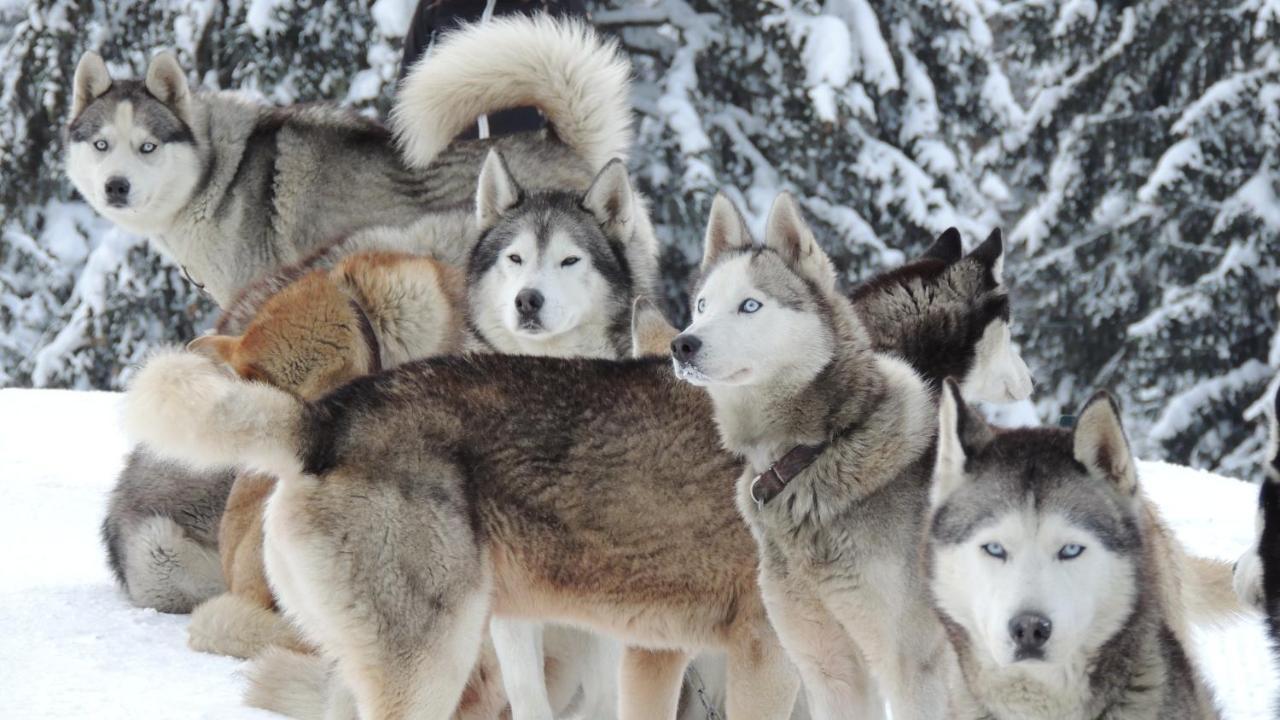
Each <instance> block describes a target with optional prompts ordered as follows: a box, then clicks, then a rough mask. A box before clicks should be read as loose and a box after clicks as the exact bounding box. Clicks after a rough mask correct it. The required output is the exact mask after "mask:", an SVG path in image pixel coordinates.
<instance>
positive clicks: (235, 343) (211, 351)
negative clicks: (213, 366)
mask: <svg viewBox="0 0 1280 720" xmlns="http://www.w3.org/2000/svg"><path fill="white" fill-rule="evenodd" d="M239 346H240V338H239V337H235V336H232V335H201V336H200V337H198V338H196V339H195V340H192V341H191V342H189V343H187V351H188V352H193V353H196V354H197V355H203V356H205V357H207V358H209V359H210V360H213V361H214V362H220V363H226V364H227V365H230V364H231V358H232V357H233V356H234V355H235V352H236V348H237V347H239Z"/></svg>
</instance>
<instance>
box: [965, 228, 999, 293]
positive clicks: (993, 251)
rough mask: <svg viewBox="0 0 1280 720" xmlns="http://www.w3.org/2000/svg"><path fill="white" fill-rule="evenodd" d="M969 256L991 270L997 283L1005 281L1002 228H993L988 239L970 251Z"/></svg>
mask: <svg viewBox="0 0 1280 720" xmlns="http://www.w3.org/2000/svg"><path fill="white" fill-rule="evenodd" d="M969 257H971V258H973V259H974V260H977V261H978V262H980V263H982V266H983V267H985V268H986V269H987V270H989V271H991V276H992V277H994V278H995V280H996V284H997V285H999V284H1003V283H1004V239H1003V238H1002V237H1001V236H1000V228H996V229H995V230H992V231H991V234H990V235H988V236H987V239H986V240H983V241H982V244H981V245H979V246H978V247H976V248H974V249H973V252H971V253H969Z"/></svg>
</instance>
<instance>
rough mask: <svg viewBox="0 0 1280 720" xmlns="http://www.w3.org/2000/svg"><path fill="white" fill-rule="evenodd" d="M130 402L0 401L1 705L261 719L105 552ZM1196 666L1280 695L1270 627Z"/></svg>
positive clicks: (1240, 501) (1240, 637) (1209, 500)
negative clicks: (107, 511) (121, 413)
mask: <svg viewBox="0 0 1280 720" xmlns="http://www.w3.org/2000/svg"><path fill="white" fill-rule="evenodd" d="M119 398H120V396H119V395H118V394H113V393H89V392H71V391H60V390H13V389H9V390H0V468H2V471H0V478H3V482H0V548H4V549H5V551H6V552H7V553H8V557H7V558H6V562H5V569H4V572H3V573H0V698H4V701H3V702H4V714H5V717H13V718H23V719H24V720H43V719H45V718H87V717H92V718H95V720H113V719H115V718H120V719H121V720H123V719H125V718H128V719H129V720H147V719H149V718H157V719H159V718H163V719H164V720H185V719H187V718H191V719H197V718H219V719H227V718H229V719H231V720H236V719H253V718H257V719H258V720H263V719H265V718H271V717H276V716H275V715H272V714H270V713H266V712H261V711H256V710H251V709H249V708H245V707H243V706H241V705H240V699H239V698H240V693H241V691H242V689H243V681H242V679H241V678H240V677H239V676H238V675H237V674H236V671H237V669H238V668H239V666H240V664H241V663H240V662H239V661H236V660H231V659H228V658H222V657H215V656H212V655H203V654H200V653H196V652H194V651H191V650H189V649H187V648H186V646H185V643H186V625H187V621H188V618H187V617H186V616H182V615H162V614H159V613H156V612H154V611H150V610H139V609H137V608H134V607H132V606H130V605H129V604H128V603H127V602H126V600H125V599H124V597H123V595H121V594H120V592H119V591H118V590H117V589H116V587H115V585H114V583H113V582H112V578H111V575H110V573H109V571H108V570H107V567H106V562H105V559H104V556H103V552H102V549H101V547H100V545H99V542H98V525H99V524H100V523H101V521H102V516H103V512H104V504H105V498H106V493H107V492H108V490H109V489H110V488H111V486H112V484H113V483H114V479H115V475H116V473H117V472H118V471H119V468H120V466H121V464H122V459H123V456H124V454H125V453H126V451H127V449H128V447H127V443H126V442H125V441H124V439H123V438H122V437H121V435H120V432H119V430H118V429H117V413H118V403H119ZM1141 475H1142V482H1143V484H1144V486H1145V488H1146V490H1147V492H1148V493H1149V495H1150V496H1151V497H1152V498H1153V499H1154V500H1155V501H1156V502H1157V503H1158V504H1159V505H1160V507H1161V508H1162V510H1163V512H1164V514H1165V517H1166V518H1167V519H1168V520H1169V521H1170V523H1171V524H1172V525H1173V527H1174V528H1175V530H1176V531H1177V533H1178V535H1179V537H1180V538H1181V539H1182V540H1183V541H1184V542H1185V543H1186V544H1187V545H1188V547H1189V549H1190V550H1191V551H1192V552H1194V553H1197V554H1202V555H1212V556H1215V557H1220V558H1224V559H1235V557H1236V556H1237V555H1239V553H1240V552H1241V551H1242V550H1243V549H1244V548H1245V547H1246V546H1247V545H1248V544H1249V542H1250V539H1251V535H1252V528H1253V509H1254V504H1255V500H1256V488H1255V486H1252V485H1247V484H1245V483H1242V482H1239V481H1236V480H1231V479H1228V478H1223V477H1219V476H1214V475H1209V474H1207V473H1201V472H1198V471H1195V470H1191V469H1188V468H1182V467H1177V466H1172V465H1165V464H1162V463H1143V464H1142V465H1141ZM1196 635H1197V645H1196V647H1195V654H1196V656H1197V657H1198V658H1202V659H1203V665H1204V667H1205V668H1206V671H1207V673H1208V675H1209V677H1210V679H1211V681H1212V682H1213V683H1214V684H1215V686H1216V688H1217V692H1218V696H1219V701H1220V703H1221V705H1222V707H1223V709H1224V711H1225V712H1226V714H1225V716H1224V717H1225V718H1227V720H1262V719H1263V718H1268V717H1269V713H1268V707H1269V703H1270V702H1271V700H1272V699H1273V698H1274V697H1275V696H1276V693H1277V690H1278V689H1280V688H1278V686H1277V682H1276V678H1275V675H1276V671H1275V667H1274V664H1273V662H1272V661H1271V659H1270V655H1269V653H1268V652H1267V650H1266V645H1265V642H1264V640H1263V631H1262V628H1261V623H1260V622H1258V621H1256V620H1247V621H1241V622H1238V623H1235V624H1233V625H1231V626H1230V627H1228V628H1225V629H1213V630H1204V631H1199V630H1198V631H1197V633H1196Z"/></svg>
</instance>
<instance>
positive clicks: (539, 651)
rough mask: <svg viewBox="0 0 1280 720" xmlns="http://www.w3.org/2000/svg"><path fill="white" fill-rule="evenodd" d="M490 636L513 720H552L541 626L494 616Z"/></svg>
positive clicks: (535, 623) (490, 625)
mask: <svg viewBox="0 0 1280 720" xmlns="http://www.w3.org/2000/svg"><path fill="white" fill-rule="evenodd" d="M489 634H490V635H491V636H492V637H493V649H494V650H495V651H496V652H497V653H498V664H499V665H500V666H501V667H502V685H503V687H504V688H506V691H507V700H508V702H510V703H511V718H512V720H552V718H553V717H554V715H555V714H554V713H553V712H552V710H551V701H550V699H548V698H547V682H546V672H545V669H544V662H543V661H544V653H543V647H542V624H541V623H537V622H528V621H524V620H512V619H507V618H497V617H495V618H493V619H492V620H490V621H489Z"/></svg>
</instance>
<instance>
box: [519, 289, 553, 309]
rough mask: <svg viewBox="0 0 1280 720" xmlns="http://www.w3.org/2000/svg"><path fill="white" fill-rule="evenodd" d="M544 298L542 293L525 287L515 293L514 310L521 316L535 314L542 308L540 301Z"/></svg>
mask: <svg viewBox="0 0 1280 720" xmlns="http://www.w3.org/2000/svg"><path fill="white" fill-rule="evenodd" d="M545 300H546V298H544V297H542V293H540V292H538V291H537V290H534V289H532V288H525V289H524V290H521V291H520V292H518V293H516V312H518V313H520V314H521V315H523V316H529V315H536V314H537V313H538V311H539V310H541V309H542V303H543V301H545Z"/></svg>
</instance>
